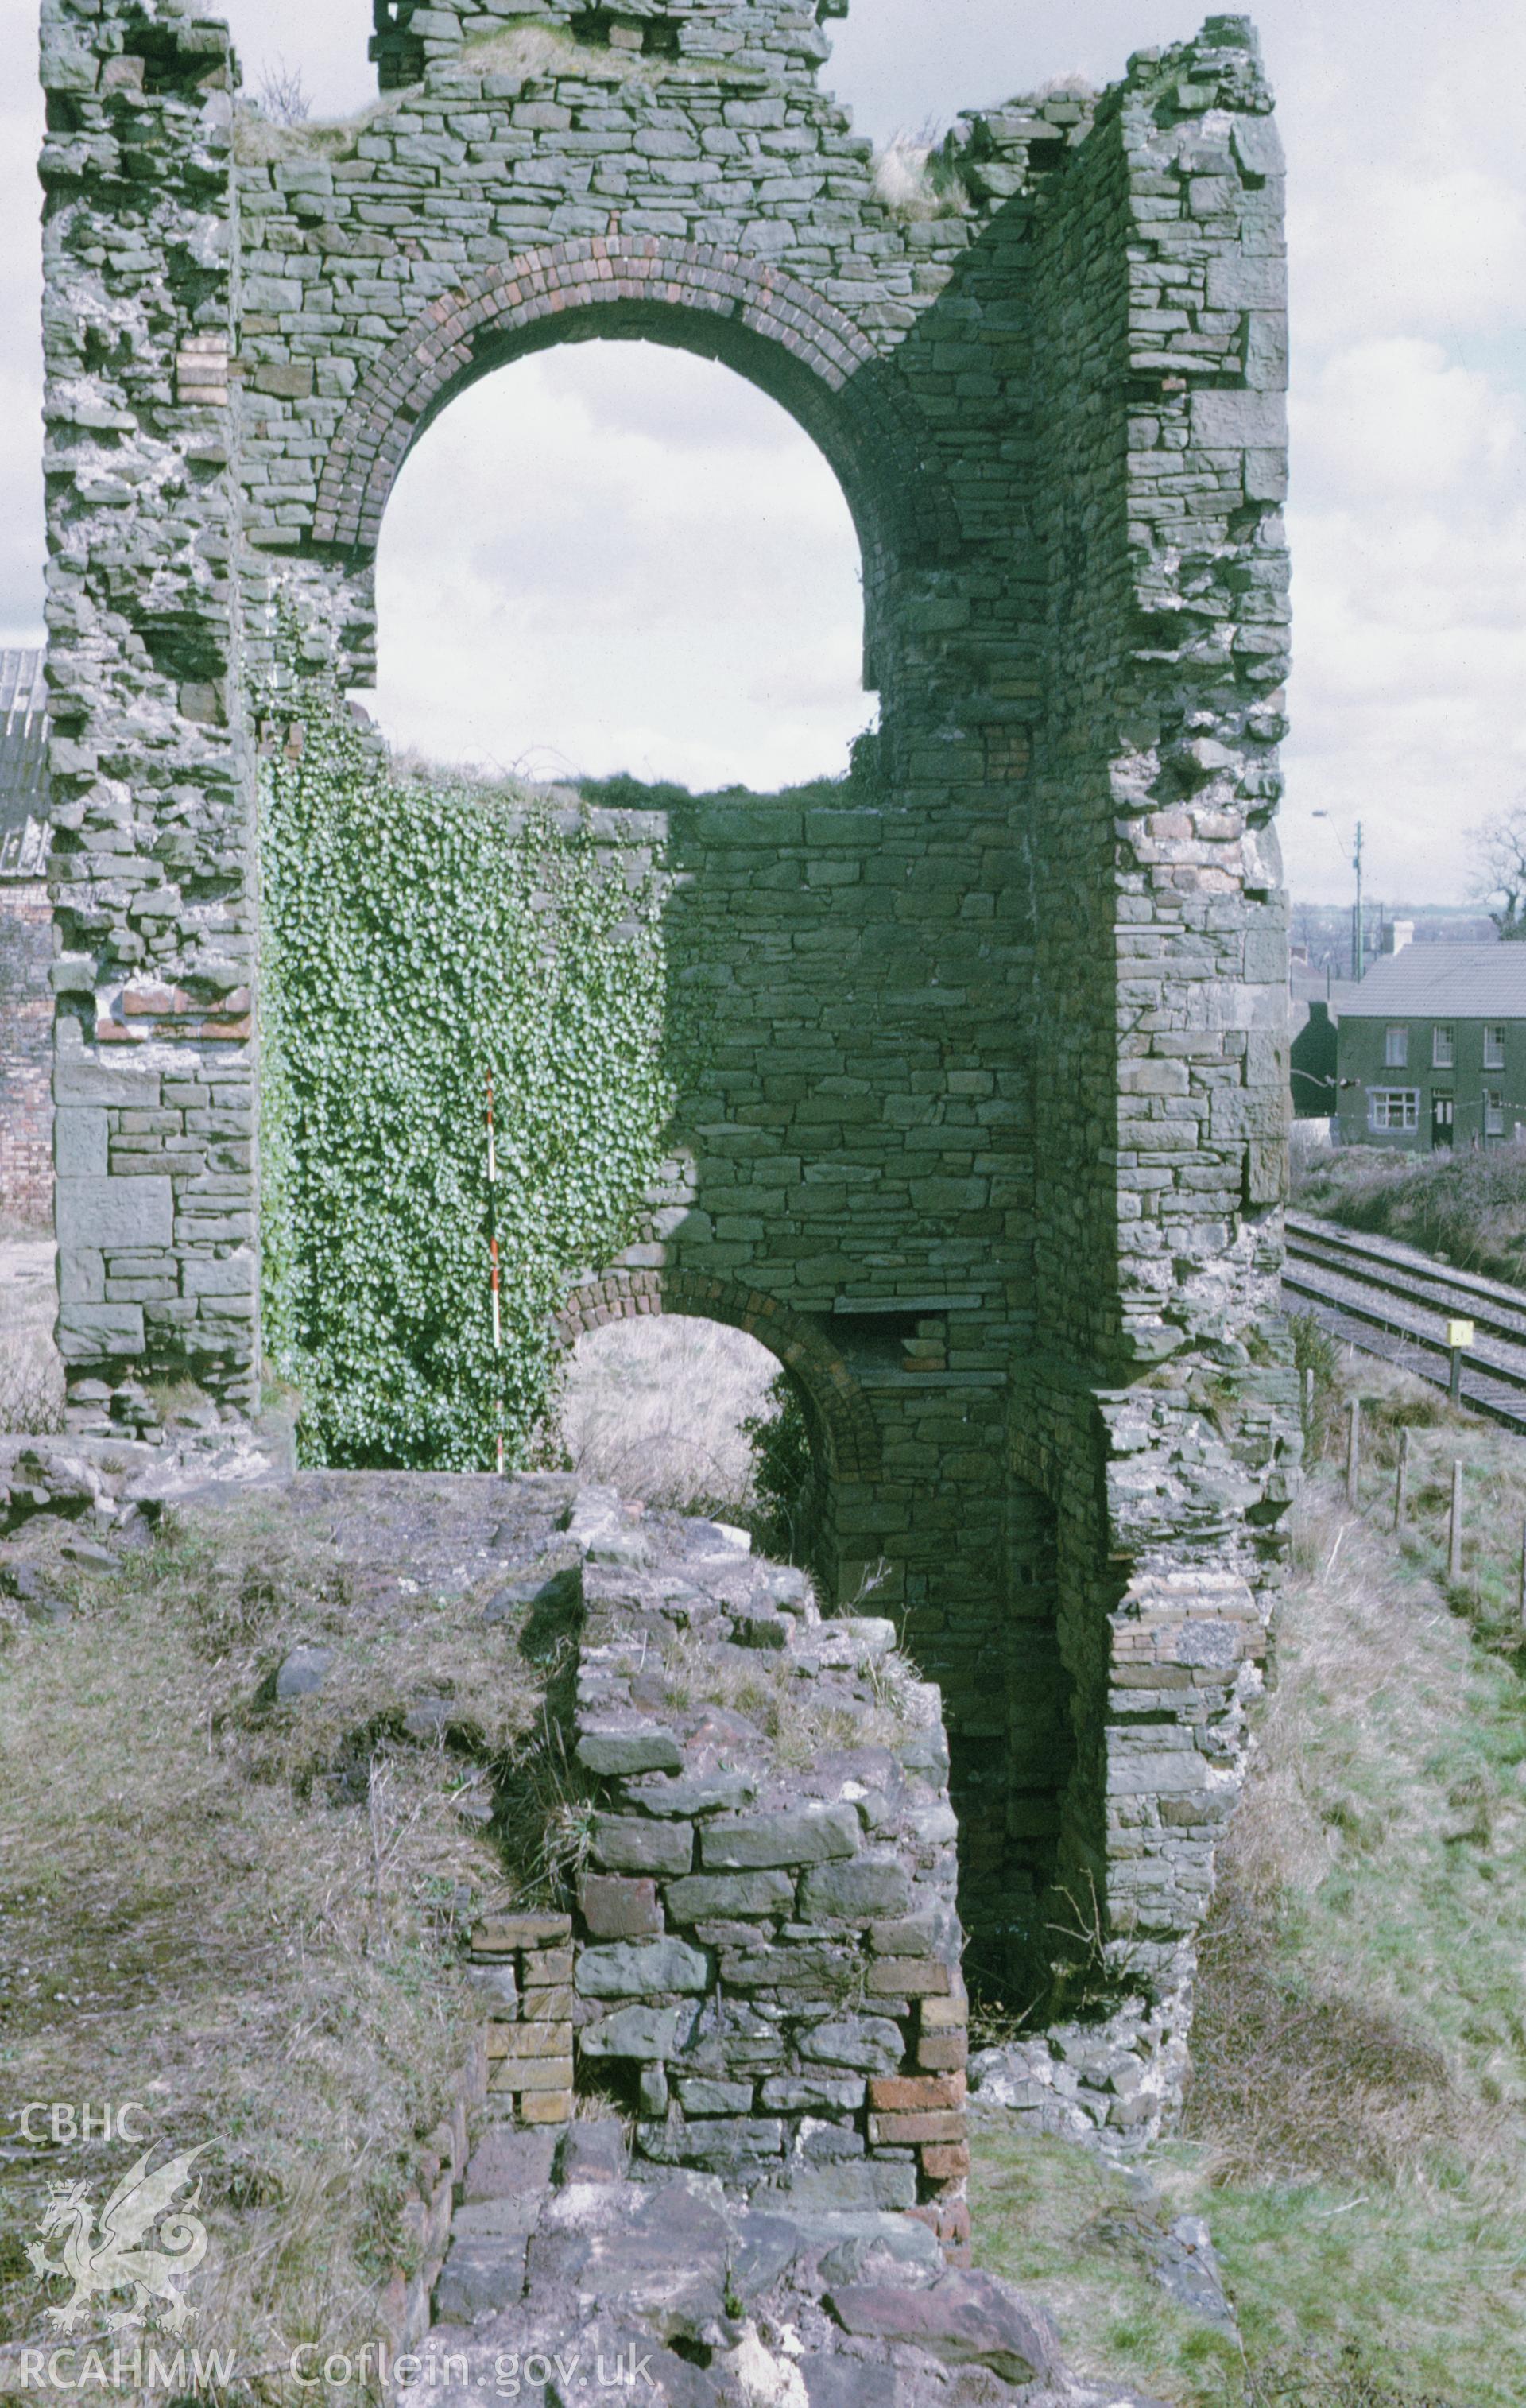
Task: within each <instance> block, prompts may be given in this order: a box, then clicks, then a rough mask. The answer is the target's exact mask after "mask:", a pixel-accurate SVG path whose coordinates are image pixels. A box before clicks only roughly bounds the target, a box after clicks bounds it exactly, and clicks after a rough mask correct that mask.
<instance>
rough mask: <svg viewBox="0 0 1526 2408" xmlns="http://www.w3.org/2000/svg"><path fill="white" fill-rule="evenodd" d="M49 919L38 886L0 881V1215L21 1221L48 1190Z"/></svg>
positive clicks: (42, 1204) (44, 1209) (38, 1208)
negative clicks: (0, 1028) (0, 1031)
mask: <svg viewBox="0 0 1526 2408" xmlns="http://www.w3.org/2000/svg"><path fill="white" fill-rule="evenodd" d="M52 919H53V914H52V907H51V905H50V902H49V899H48V889H47V887H46V886H45V885H44V884H43V883H42V882H41V881H40V880H38V879H24V880H19V881H15V882H0V1020H3V1021H4V1024H5V1043H4V1047H3V1049H0V1213H4V1214H6V1215H7V1216H11V1217H14V1218H15V1219H17V1220H20V1221H26V1222H36V1221H43V1220H46V1218H47V1216H48V1210H49V1206H50V1203H51V1201H52V1192H53V1169H52V1126H53V1106H52V1067H53V997H52V988H51V986H50V983H49V977H48V973H49V971H50V968H51V967H52V959H53V937H52Z"/></svg>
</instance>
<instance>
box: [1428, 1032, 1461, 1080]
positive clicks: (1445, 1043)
mask: <svg viewBox="0 0 1526 2408" xmlns="http://www.w3.org/2000/svg"><path fill="white" fill-rule="evenodd" d="M1456 1061H1457V1045H1456V1042H1455V1040H1454V1039H1453V1036H1452V1032H1451V1030H1450V1029H1449V1028H1433V1030H1432V1031H1431V1068H1432V1069H1433V1070H1450V1069H1451V1068H1453V1067H1454V1066H1455V1064H1456Z"/></svg>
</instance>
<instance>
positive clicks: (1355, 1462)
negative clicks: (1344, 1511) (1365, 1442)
mask: <svg viewBox="0 0 1526 2408" xmlns="http://www.w3.org/2000/svg"><path fill="white" fill-rule="evenodd" d="M1361 1476H1362V1399H1361V1398H1360V1397H1353V1398H1351V1400H1350V1402H1349V1403H1348V1406H1347V1408H1346V1501H1347V1503H1348V1505H1354V1504H1355V1503H1356V1501H1357V1487H1358V1484H1359V1482H1360V1480H1361Z"/></svg>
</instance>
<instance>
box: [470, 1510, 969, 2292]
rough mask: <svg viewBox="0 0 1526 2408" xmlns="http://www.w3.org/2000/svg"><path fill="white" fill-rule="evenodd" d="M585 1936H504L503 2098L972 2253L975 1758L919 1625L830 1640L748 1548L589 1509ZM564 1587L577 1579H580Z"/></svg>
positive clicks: (492, 2047)
mask: <svg viewBox="0 0 1526 2408" xmlns="http://www.w3.org/2000/svg"><path fill="white" fill-rule="evenodd" d="M567 1535H568V1539H569V1541H570V1542H571V1543H572V1544H573V1545H574V1546H576V1548H577V1549H578V1555H579V1557H580V1559H581V1568H580V1575H579V1585H580V1597H581V1612H582V1621H581V1628H580V1632H579V1637H578V1668H577V1681H576V1699H575V1702H574V1705H573V1727H572V1728H571V1730H570V1731H569V1732H568V1734H567V1737H568V1740H569V1742H570V1752H571V1756H572V1758H573V1762H574V1763H575V1765H576V1766H577V1767H578V1770H579V1772H580V1775H581V1777H582V1779H583V1781H584V1782H585V1784H586V1785H587V1788H588V1791H589V1793H590V1798H589V1802H588V1804H587V1806H586V1807H585V1808H584V1809H583V1810H582V1812H583V1813H584V1816H585V1821H586V1835H587V1861H586V1866H585V1869H584V1870H583V1871H582V1873H581V1876H580V1879H579V1881H578V1904H577V1912H576V1914H533V1913H532V1914H500V1915H492V1916H490V1917H489V1918H488V1919H487V1920H486V1921H484V1922H483V1923H482V1924H480V1925H479V1926H478V1928H477V1930H476V1932H475V1933H474V1934H473V1942H472V1950H473V1957H474V1959H475V1962H476V1970H477V1973H478V1980H479V1981H480V1982H481V1984H482V1985H483V1988H484V1990H485V1992H486V1993H487V1995H488V2000H489V2018H490V2020H489V2023H488V2036H487V2056H488V2097H489V2102H490V2104H492V2102H494V2101H497V2102H498V2103H499V2104H500V2105H501V2106H502V2107H505V2108H508V2107H509V2106H510V2104H512V2110H513V2112H515V2113H516V2114H517V2116H518V2118H519V2120H520V2121H521V2122H523V2123H526V2124H561V2123H564V2122H566V2121H567V2119H568V2118H569V2117H570V2116H571V2114H572V2113H573V2104H574V2094H575V2090H576V2089H578V2088H581V2089H584V2090H589V2089H601V2088H602V2089H604V2090H605V2091H606V2093H612V2100H613V2104H614V2105H615V2107H616V2108H617V2110H618V2111H619V2112H620V2113H622V2114H626V2115H628V2116H630V2117H631V2118H632V2119H633V2121H634V2127H635V2170H636V2171H637V2172H638V2173H639V2172H640V2171H642V2170H643V2169H644V2170H645V2171H647V2172H648V2173H649V2174H650V2175H655V2174H656V2173H657V2172H659V2171H661V2170H662V2169H664V2168H668V2167H673V2166H687V2167H692V2168H693V2169H694V2170H696V2171H700V2172H704V2173H711V2174H719V2175H720V2176H722V2177H723V2178H724V2180H725V2181H726V2182H727V2183H728V2184H730V2185H733V2186H737V2187H739V2188H741V2189H743V2190H751V2191H755V2192H760V2193H761V2194H762V2195H763V2197H764V2198H767V2197H772V2196H779V2197H787V2198H788V2200H789V2203H790V2206H791V2207H792V2210H795V2211H798V2212H800V2213H804V2214H811V2213H818V2214H822V2213H829V2212H830V2213H836V2212H841V2211H845V2210H846V2211H853V2212H862V2213H867V2214H878V2213H885V2212H889V2211H892V2210H902V2209H904V2210H907V2211H909V2212H910V2213H911V2214H913V2215H914V2216H915V2217H917V2218H918V2219H919V2220H920V2221H921V2222H923V2223H925V2224H927V2225H928V2226H930V2227H931V2229H933V2231H934V2233H935V2234H936V2235H937V2237H938V2239H939V2241H940V2242H941V2243H943V2245H944V2247H945V2249H946V2250H947V2251H948V2252H949V2253H950V2254H953V2255H955V2256H962V2255H963V2252H964V2251H965V2249H966V2246H967V2243H968V2240H969V2213H968V2209H967V2207H966V2205H965V2200H964V2194H965V2178H966V2176H967V2174H968V2171H969V2152H968V2148H967V2146H966V2143H965V2130H964V2091H965V2072H964V2068H965V2062H966V2053H967V2035H966V2024H967V2020H968V2011H967V2004H966V1994H965V1988H964V1983H963V1975H962V1972H961V1970H960V1966H961V1957H962V1955H963V1932H962V1930H961V1928H960V1922H959V1914H958V1907H957V1900H956V1887H957V1879H958V1869H957V1861H956V1855H955V1847H954V1842H955V1837H956V1834H957V1829H958V1825H957V1821H956V1818H955V1815H954V1813H953V1811H952V1809H951V1807H950V1806H949V1803H948V1787H947V1781H948V1742H947V1741H946V1739H945V1736H944V1731H943V1725H942V1719H941V1713H940V1700H939V1698H938V1693H937V1691H936V1689H935V1688H934V1686H932V1685H931V1684H928V1683H926V1682H924V1681H922V1680H920V1679H919V1677H918V1675H917V1672H916V1670H915V1669H914V1667H913V1666H912V1665H911V1664H910V1663H909V1662H908V1661H907V1659H906V1657H905V1656H902V1655H900V1653H899V1652H898V1650H897V1648H896V1643H895V1627H894V1625H893V1623H891V1622H888V1621H885V1620H883V1619H879V1618H869V1617H866V1616H863V1615H849V1616H843V1617H838V1618H834V1619H828V1620H823V1619H822V1618H821V1615H820V1612H819V1610H818V1608H817V1605H816V1603H815V1599H814V1598H813V1596H812V1593H811V1587H810V1584H809V1583H808V1581H807V1580H806V1576H805V1574H804V1573H802V1572H800V1571H798V1570H793V1569H792V1568H789V1567H782V1566H778V1565H773V1564H767V1563H763V1562H760V1561H757V1560H755V1559H753V1558H752V1557H751V1556H750V1555H748V1554H747V1553H746V1552H745V1547H746V1541H741V1543H740V1544H738V1541H737V1535H736V1534H735V1533H733V1532H728V1531H726V1530H725V1529H723V1528H722V1527H719V1526H717V1525H715V1524H711V1523H704V1522H688V1523H677V1524H676V1517H673V1516H669V1515H663V1516H659V1517H655V1518H654V1519H653V1520H651V1521H646V1520H642V1521H635V1522H633V1521H632V1520H631V1519H630V1517H629V1515H628V1513H627V1512H626V1510H625V1508H624V1507H623V1506H622V1504H621V1501H620V1498H619V1496H618V1495H617V1493H616V1492H615V1491H614V1490H613V1489H599V1488H584V1489H582V1490H580V1491H579V1492H578V1496H577V1498H576V1500H575V1502H574V1505H573V1508H572V1510H571V1514H570V1519H569V1522H568V1529H567ZM564 1578H565V1575H554V1576H553V1579H554V1580H557V1581H560V1580H562V1579H564Z"/></svg>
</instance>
